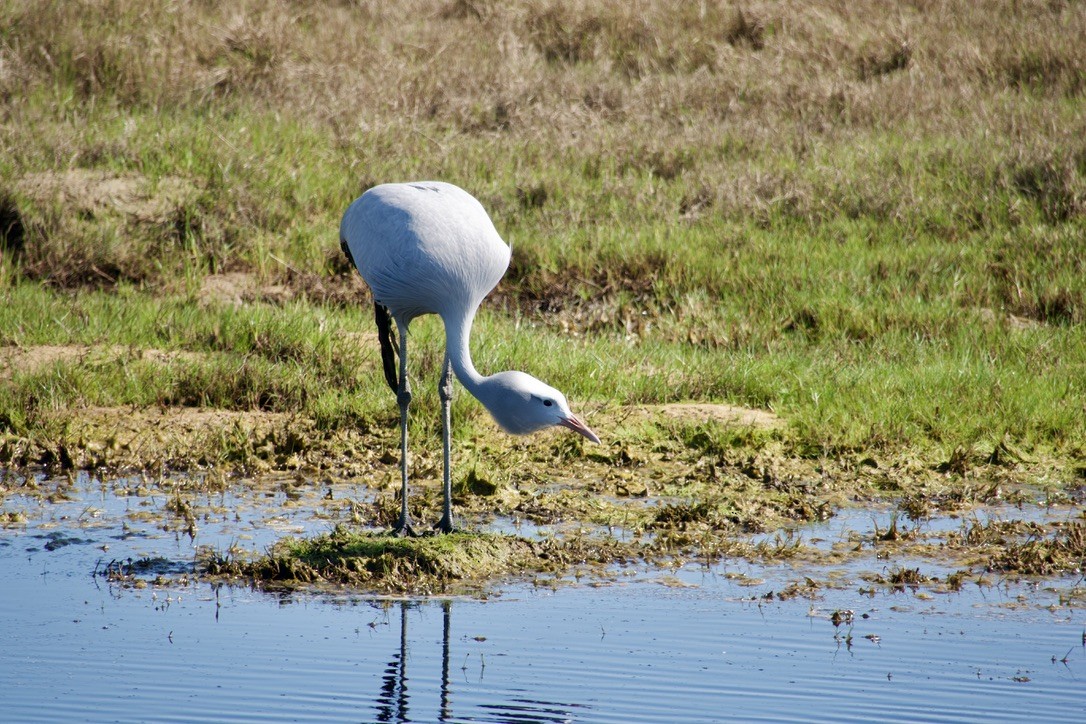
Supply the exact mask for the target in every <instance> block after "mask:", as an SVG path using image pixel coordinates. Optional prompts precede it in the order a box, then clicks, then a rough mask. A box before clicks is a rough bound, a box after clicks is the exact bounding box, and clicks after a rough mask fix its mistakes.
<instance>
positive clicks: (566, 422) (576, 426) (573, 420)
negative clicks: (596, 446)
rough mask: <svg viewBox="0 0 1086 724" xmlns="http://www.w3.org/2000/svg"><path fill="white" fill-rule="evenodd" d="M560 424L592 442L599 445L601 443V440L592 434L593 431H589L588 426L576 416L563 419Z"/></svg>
mask: <svg viewBox="0 0 1086 724" xmlns="http://www.w3.org/2000/svg"><path fill="white" fill-rule="evenodd" d="M558 424H559V425H561V426H562V427H568V428H569V429H570V430H573V431H574V432H579V433H580V434H582V435H584V436H585V437H587V438H588V439H589V440H591V441H592V442H596V443H598V442H599V441H600V438H599V437H598V436H597V435H596V433H594V432H592V430H591V429H589V427H588V425H586V424H584V423H583V422H581V421H580V420H579V419H577V416H576V415H570V416H569V417H566V418H563V419H561V420H559V421H558Z"/></svg>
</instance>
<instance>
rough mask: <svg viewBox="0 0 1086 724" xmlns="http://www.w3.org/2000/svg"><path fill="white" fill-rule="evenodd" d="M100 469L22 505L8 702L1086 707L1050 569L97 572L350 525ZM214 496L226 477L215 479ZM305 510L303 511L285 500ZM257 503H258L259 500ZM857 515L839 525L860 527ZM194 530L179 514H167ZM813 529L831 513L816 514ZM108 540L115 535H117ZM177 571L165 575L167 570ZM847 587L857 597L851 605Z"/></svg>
mask: <svg viewBox="0 0 1086 724" xmlns="http://www.w3.org/2000/svg"><path fill="white" fill-rule="evenodd" d="M117 491H118V488H117V487H116V486H109V485H102V484H99V483H94V482H92V481H89V480H86V479H81V480H80V481H79V483H78V484H77V486H76V489H75V490H73V491H71V493H70V495H69V497H70V499H69V500H61V501H55V502H51V503H40V502H38V501H37V500H36V499H33V498H29V497H27V498H23V497H20V496H17V495H9V496H8V497H7V499H6V500H5V501H4V503H3V506H0V510H19V511H23V512H25V514H26V516H27V518H28V520H27V522H26V523H25V525H20V526H16V527H9V528H6V529H0V581H3V590H2V592H0V621H3V624H2V626H0V651H2V652H3V653H2V657H0V702H3V709H2V713H0V719H3V720H5V721H19V722H30V721H58V720H66V721H67V720H94V721H257V720H259V721H322V720H323V721H360V722H435V721H449V722H466V721H473V722H480V721H482V722H708V721H726V720H745V721H755V720H764V721H820V720H821V721H876V720H883V721H906V720H925V721H948V722H949V721H976V720H978V719H982V718H983V719H985V720H987V721H1039V720H1064V721H1074V720H1082V719H1083V717H1084V715H1086V698H1084V697H1083V696H1082V692H1083V691H1084V680H1086V648H1084V638H1083V637H1084V630H1086V612H1084V611H1082V610H1074V609H1068V608H1064V607H1062V606H1059V605H1058V604H1059V592H1058V591H1055V590H1049V589H1048V588H1046V587H1045V586H1041V587H1039V588H1036V589H1034V588H1030V587H1027V586H1024V585H1010V584H1006V585H1002V586H995V587H988V588H980V587H976V586H972V587H971V588H968V589H966V590H963V592H962V593H957V594H938V595H935V596H933V597H931V596H927V597H925V596H924V595H923V594H921V595H917V594H916V593H915V592H905V593H876V594H875V595H865V594H861V593H860V592H859V588H860V587H861V586H860V585H859V584H860V583H862V582H861V581H858V580H856V581H850V579H849V577H848V576H849V574H848V572H847V571H846V572H844V574H843V576H842V583H841V587H840V588H834V589H828V590H824V591H823V595H822V597H821V598H820V599H818V600H815V601H810V600H807V599H802V598H794V599H790V600H786V601H779V600H766V599H764V598H763V597H764V595H765V594H766V593H768V592H770V591H773V590H780V589H781V588H783V586H784V585H785V584H786V583H787V582H788V581H789V580H795V579H797V578H802V571H800V572H797V571H795V570H793V569H792V568H791V567H789V566H779V567H768V568H766V567H756V566H751V565H748V564H736V563H726V564H722V565H719V566H714V567H710V568H706V567H687V568H684V569H680V570H678V571H672V572H667V573H659V572H652V571H647V570H641V569H629V570H623V571H618V572H616V578H615V580H614V581H613V582H604V583H602V584H597V585H591V584H588V583H580V584H577V583H575V582H570V583H568V584H565V585H560V586H557V587H551V586H548V587H533V586H531V585H527V584H521V585H515V586H504V587H502V588H501V589H500V595H497V596H495V597H492V598H491V599H490V600H485V601H483V600H474V599H451V600H421V601H399V600H367V599H365V598H359V597H352V596H345V595H340V596H332V595H323V596H320V595H311V594H305V595H297V594H296V595H292V596H283V595H273V594H267V593H261V592H257V591H253V590H250V589H248V588H238V587H228V586H219V587H214V586H211V585H209V584H207V583H187V584H183V585H175V586H170V587H157V586H155V585H153V584H151V585H148V586H147V587H145V588H132V587H119V586H117V585H111V584H109V583H108V582H106V580H105V579H104V578H102V577H101V576H95V575H93V573H94V571H95V569H96V567H97V568H98V569H99V570H100V569H101V568H102V567H103V566H104V565H105V564H107V563H109V562H110V561H113V560H125V559H127V558H129V557H131V558H133V559H138V558H142V557H149V556H161V557H163V558H165V559H166V560H167V561H168V562H169V564H168V565H167V564H165V563H164V564H162V567H163V568H164V569H167V570H173V571H178V570H183V569H185V568H186V567H188V566H189V565H190V564H191V561H192V559H193V553H194V546H195V545H201V544H203V545H217V546H220V547H226V546H228V545H230V544H231V543H239V542H243V543H244V544H245V545H251V546H253V547H256V548H261V547H263V546H265V545H267V544H268V543H270V542H271V541H273V540H275V539H276V538H277V537H278V536H279V535H282V533H283V532H284V531H308V530H321V529H327V528H328V527H330V526H331V525H332V523H331V522H329V521H328V520H326V519H324V518H323V517H315V516H314V514H313V511H314V510H315V509H318V508H319V507H320V506H319V505H318V504H316V503H314V504H313V505H312V506H310V507H308V508H307V507H306V506H305V505H286V504H285V501H284V500H283V499H282V498H281V497H278V496H276V495H266V496H264V497H265V498H266V501H265V502H266V503H267V504H266V505H263V506H254V505H248V504H242V503H241V502H240V499H238V500H235V499H233V498H232V497H230V496H226V495H223V496H221V497H220V498H218V499H215V500H214V501H210V500H209V501H208V502H213V503H214V507H215V508H216V509H217V510H220V511H221V513H219V514H205V516H204V517H203V518H201V521H200V523H201V525H200V529H199V532H198V533H197V534H196V536H195V539H191V538H190V537H189V536H188V535H185V534H183V533H181V532H179V531H178V530H175V529H174V528H176V527H177V526H170V525H166V524H165V523H168V521H164V520H163V519H161V518H158V517H155V516H153V515H146V514H145V511H148V510H152V511H154V510H160V509H161V508H162V507H163V506H164V505H165V503H166V500H165V498H164V496H155V495H150V496H147V495H145V496H142V497H137V496H132V495H122V494H118V492H117ZM212 497H214V496H212ZM284 509H289V511H290V512H289V514H283V513H282V511H283V510H284ZM234 510H242V511H243V512H242V514H241V515H240V518H239V517H238V516H237V515H235V512H234ZM858 524H859V521H858V520H857V521H847V520H845V523H842V522H841V521H837V522H836V523H834V524H833V525H836V526H838V527H837V528H833V527H832V526H829V527H827V528H826V530H824V531H821V532H822V533H824V534H825V535H824V536H823V537H829V536H834V535H840V529H841V527H842V526H845V527H847V526H850V525H858ZM164 527H166V528H170V530H163V528H164ZM817 533H819V531H818V530H817V529H816V530H815V531H814V533H812V532H811V531H808V532H807V534H808V535H816V534H817ZM103 547H108V549H107V550H103ZM151 578H153V575H152V576H149V579H151ZM835 610H837V611H845V610H850V611H852V612H853V613H854V618H853V621H852V623H851V624H849V623H842V624H841V625H840V626H834V624H833V622H832V621H831V614H832V612H834V611H835Z"/></svg>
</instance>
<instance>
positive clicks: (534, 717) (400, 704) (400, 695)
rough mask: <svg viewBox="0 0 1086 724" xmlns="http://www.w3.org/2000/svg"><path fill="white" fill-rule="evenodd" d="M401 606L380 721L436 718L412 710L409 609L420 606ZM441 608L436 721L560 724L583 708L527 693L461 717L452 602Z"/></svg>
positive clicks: (402, 722) (379, 708) (380, 699)
mask: <svg viewBox="0 0 1086 724" xmlns="http://www.w3.org/2000/svg"><path fill="white" fill-rule="evenodd" d="M399 607H400V646H399V649H398V650H397V651H396V652H395V653H394V654H393V655H392V659H391V660H390V661H389V662H388V666H386V667H385V673H384V676H383V677H382V678H381V693H380V694H379V695H378V697H377V721H379V722H396V724H409V722H428V721H434V719H432V718H431V716H430V715H429V714H428V713H427V712H420V713H418V714H415V715H412V714H411V712H410V705H411V695H410V691H409V683H410V679H409V677H408V673H407V662H408V658H409V653H410V651H409V649H410V647H409V645H408V632H407V619H408V611H409V610H411V609H418V608H419V607H420V606H419V604H418V603H412V602H410V601H401V602H400V603H399ZM441 610H442V623H443V626H442V635H441V690H440V699H439V705H438V707H439V708H438V715H437V721H439V722H455V721H492V722H507V721H515V722H524V723H526V724H559V723H561V722H571V721H573V713H572V712H573V710H575V709H577V708H580V706H579V705H575V704H563V703H559V702H547V701H537V700H535V699H531V698H527V697H514V698H510V699H508V700H507V701H502V702H498V703H486V704H480V705H479V708H481V709H483V710H484V712H485V713H484V714H483V715H482V716H479V715H467V716H464V717H463V718H459V719H458V718H457V717H456V716H455V715H454V713H453V702H452V700H453V691H452V682H451V677H450V671H449V668H450V667H449V662H450V651H449V649H450V646H449V631H450V628H451V621H452V602H451V601H443V602H442V603H441ZM481 679H482V671H480V681H481ZM466 683H467V682H466V681H465V684H466ZM517 693H521V692H517ZM422 696H423V695H422V693H421V692H420V694H419V698H422Z"/></svg>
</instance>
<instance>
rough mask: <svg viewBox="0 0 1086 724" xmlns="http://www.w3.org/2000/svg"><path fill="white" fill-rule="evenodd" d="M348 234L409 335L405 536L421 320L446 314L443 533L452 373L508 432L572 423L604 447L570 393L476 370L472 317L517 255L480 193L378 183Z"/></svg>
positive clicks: (355, 257) (519, 375)
mask: <svg viewBox="0 0 1086 724" xmlns="http://www.w3.org/2000/svg"><path fill="white" fill-rule="evenodd" d="M339 233H340V240H341V242H342V244H343V246H344V249H345V250H346V251H347V252H348V254H349V256H350V257H351V260H352V261H353V262H354V264H355V266H356V267H357V268H358V271H359V272H360V273H361V274H362V278H363V279H365V280H366V283H367V284H368V285H369V287H370V290H371V291H372V292H373V298H374V301H375V302H376V303H377V304H378V305H381V306H384V307H386V308H387V309H388V311H389V313H390V314H391V316H392V318H393V319H394V320H395V321H396V326H397V328H398V329H399V332H400V365H401V367H400V381H399V390H398V395H399V397H400V410H401V461H400V464H401V471H402V475H403V509H402V512H401V517H400V523H399V525H398V526H397V529H398V530H401V531H409V530H410V523H409V522H408V516H407V502H406V501H407V468H406V457H407V408H408V404H409V403H410V399H411V395H410V385H409V383H408V379H407V373H406V358H407V330H408V326H409V325H410V323H411V320H412V319H414V318H415V317H418V316H421V315H423V314H438V315H440V316H441V318H442V321H443V322H444V325H445V336H446V342H445V364H444V366H443V370H444V372H443V376H442V383H441V391H442V408H443V415H444V421H445V424H444V436H443V438H444V445H445V515H444V517H443V518H442V522H441V523H440V524H439V527H441V528H442V529H443V530H449V529H451V527H452V518H451V505H450V498H451V493H450V483H449V478H450V474H449V427H450V419H449V400H450V399H451V397H452V378H451V376H450V374H449V371H450V370H452V371H454V372H455V373H456V377H457V379H459V380H460V382H461V383H462V384H463V385H464V387H465V388H466V389H467V390H468V391H469V392H470V393H471V394H472V395H473V396H475V398H476V399H478V400H479V401H480V402H481V403H483V406H484V407H486V408H487V410H488V411H489V412H490V414H491V415H492V416H493V417H494V419H495V421H497V423H498V424H499V425H500V426H501V427H502V428H503V429H504V430H506V431H507V432H511V433H515V434H525V433H529V432H534V431H536V430H540V429H543V428H545V427H549V426H552V425H563V426H565V427H568V428H570V429H572V430H575V431H576V432H578V433H580V434H581V435H584V436H585V437H587V438H588V439H590V440H592V441H593V442H599V438H598V437H596V434H595V433H594V432H592V431H591V430H590V429H589V428H588V427H587V426H585V425H584V423H582V422H581V421H580V420H579V419H578V418H577V417H576V416H575V415H574V414H573V413H572V412H570V409H569V405H568V403H567V402H566V398H565V396H564V395H563V394H562V393H561V392H559V391H558V390H556V389H554V388H553V387H550V386H549V385H546V384H544V383H543V382H541V381H539V380H537V379H536V378H534V377H532V376H531V375H528V374H525V373H523V372H517V371H508V372H499V373H497V374H493V375H489V376H483V375H481V374H479V372H477V371H476V369H475V366H474V365H473V364H472V361H471V352H470V350H469V347H468V339H469V336H470V334H471V325H472V321H473V320H474V319H475V312H476V310H477V309H478V308H479V304H480V303H481V302H482V301H483V298H484V297H486V295H487V294H489V293H490V291H491V290H492V289H494V287H495V286H497V284H498V282H499V281H500V280H501V278H502V276H503V275H504V274H505V271H506V269H507V268H508V267H509V257H510V249H509V245H508V244H506V243H505V241H503V240H502V238H501V235H499V234H498V231H497V229H495V228H494V223H493V222H492V221H491V220H490V217H489V216H488V215H487V213H486V211H485V210H484V209H483V207H482V205H481V204H480V203H479V202H478V201H477V200H476V199H475V198H474V197H473V196H472V195H471V194H469V193H467V192H466V191H464V190H463V189H460V188H458V187H456V186H453V185H452V184H448V183H443V182H438V181H426V182H418V183H406V184H383V185H380V186H375V187H373V188H371V189H370V190H368V191H367V192H366V193H364V194H363V195H362V196H360V197H359V198H358V199H356V200H355V201H354V202H353V203H352V204H351V205H350V207H348V209H347V211H346V213H344V215H343V221H342V222H341V223H340V231H339ZM390 354H391V353H390ZM390 384H391V380H390Z"/></svg>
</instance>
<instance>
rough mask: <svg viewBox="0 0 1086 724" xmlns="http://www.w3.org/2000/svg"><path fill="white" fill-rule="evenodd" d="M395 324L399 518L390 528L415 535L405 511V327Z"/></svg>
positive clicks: (407, 399) (407, 390)
mask: <svg viewBox="0 0 1086 724" xmlns="http://www.w3.org/2000/svg"><path fill="white" fill-rule="evenodd" d="M396 326H397V328H398V329H399V332H400V386H399V387H400V388H399V390H397V392H396V400H397V402H399V403H400V483H401V488H400V519H399V520H398V521H397V522H396V526H395V527H394V528H393V529H392V532H393V534H394V535H400V536H409V535H415V529H414V528H413V527H411V516H410V515H409V514H408V512H407V409H408V407H410V405H411V383H410V382H409V381H408V379H407V329H406V328H405V327H403V326H401V325H400V323H399V321H397V322H396Z"/></svg>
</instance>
